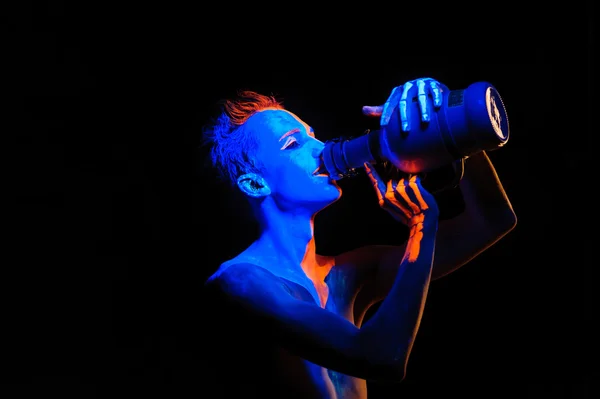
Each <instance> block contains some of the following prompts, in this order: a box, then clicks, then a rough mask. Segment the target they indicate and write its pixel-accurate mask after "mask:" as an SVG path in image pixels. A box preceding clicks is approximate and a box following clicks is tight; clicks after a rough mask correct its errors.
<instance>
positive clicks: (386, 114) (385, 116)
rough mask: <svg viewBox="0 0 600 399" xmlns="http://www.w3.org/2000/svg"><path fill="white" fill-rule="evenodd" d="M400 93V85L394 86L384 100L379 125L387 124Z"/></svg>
mask: <svg viewBox="0 0 600 399" xmlns="http://www.w3.org/2000/svg"><path fill="white" fill-rule="evenodd" d="M401 93H402V86H396V87H394V88H393V89H392V92H391V93H390V96H389V97H388V99H387V100H386V102H385V104H383V109H382V111H381V120H380V121H379V124H380V125H381V126H387V124H388V123H389V121H390V118H391V117H392V112H393V111H394V108H395V107H396V103H397V102H398V100H399V99H400V94H401Z"/></svg>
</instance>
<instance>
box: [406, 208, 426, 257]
mask: <svg viewBox="0 0 600 399" xmlns="http://www.w3.org/2000/svg"><path fill="white" fill-rule="evenodd" d="M413 220H414V224H413V225H412V226H410V234H409V237H408V242H407V243H406V254H405V255H404V256H405V258H406V259H407V260H408V261H409V262H411V263H412V262H414V261H416V260H417V258H418V257H419V252H421V240H422V239H423V221H424V220H425V215H424V214H422V213H421V214H419V215H416V216H414V218H413Z"/></svg>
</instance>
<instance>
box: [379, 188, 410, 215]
mask: <svg viewBox="0 0 600 399" xmlns="http://www.w3.org/2000/svg"><path fill="white" fill-rule="evenodd" d="M403 180H404V179H402V180H400V182H399V183H398V186H404V182H403ZM385 199H386V200H388V201H389V202H391V203H393V204H395V205H396V206H397V207H398V209H399V210H400V211H401V212H402V213H403V215H404V217H405V218H406V219H407V220H410V218H411V217H412V212H411V211H410V210H409V209H408V208H406V207H405V206H404V205H403V204H402V203H401V202H400V201H398V199H397V198H396V194H395V190H394V186H393V184H392V181H391V180H388V183H387V190H386V191H385Z"/></svg>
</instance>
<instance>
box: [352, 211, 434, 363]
mask: <svg viewBox="0 0 600 399" xmlns="http://www.w3.org/2000/svg"><path fill="white" fill-rule="evenodd" d="M421 232H422V234H423V235H422V237H421V238H420V242H419V244H418V256H416V258H412V259H411V256H414V253H413V254H412V255H411V253H410V252H411V248H413V250H412V251H414V242H412V243H411V240H415V239H416V238H415V237H411V238H409V242H407V246H406V252H405V255H404V257H403V259H402V261H401V263H400V266H399V267H398V272H397V274H396V276H395V280H394V283H393V285H392V287H391V289H390V291H389V292H388V294H387V296H386V297H385V299H384V300H383V301H382V302H381V304H380V306H379V308H378V310H377V312H376V313H375V314H374V315H373V316H372V317H371V318H370V319H369V320H368V321H367V322H366V323H365V324H364V325H363V326H362V328H361V330H360V335H361V340H362V341H363V342H364V343H365V345H366V347H368V348H369V350H370V351H371V356H373V358H376V363H377V364H389V365H393V366H395V367H396V370H397V371H398V372H399V373H404V368H405V366H406V362H407V360H408V357H409V354H410V351H411V349H412V345H413V342H414V339H415V336H416V334H417V331H418V328H419V324H420V321H421V315H422V312H423V307H424V305H425V300H426V297H427V291H428V288H429V282H430V280H431V272H432V264H433V254H434V250H435V240H436V238H435V237H436V232H437V220H435V221H426V222H425V223H424V224H423V230H422V231H421Z"/></svg>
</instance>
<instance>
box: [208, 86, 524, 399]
mask: <svg viewBox="0 0 600 399" xmlns="http://www.w3.org/2000/svg"><path fill="white" fill-rule="evenodd" d="M426 82H427V84H426V85H423V80H421V81H419V82H418V83H420V84H419V90H431V91H432V93H429V94H431V95H433V96H434V103H435V104H438V103H439V99H436V96H437V95H439V92H438V93H436V92H435V89H436V86H435V83H436V82H435V81H432V80H427V81H426ZM424 111H425V112H423V114H426V112H427V109H424ZM364 112H365V113H366V114H370V115H373V114H375V115H379V114H380V107H375V108H374V107H365V108H364ZM429 112H431V110H429ZM424 118H426V116H425V117H424ZM205 138H206V139H207V140H209V141H210V143H211V145H212V152H211V159H212V161H213V163H214V165H215V166H216V167H217V168H218V169H219V170H220V171H221V173H222V176H223V177H225V178H226V179H228V180H229V181H230V182H231V183H232V186H233V187H234V188H235V189H238V190H240V192H241V193H242V194H243V195H244V196H245V198H246V199H247V200H248V201H249V203H250V206H251V209H252V211H253V213H254V216H255V217H256V220H257V222H258V226H259V229H260V230H259V235H258V237H257V239H256V240H255V241H254V242H252V244H250V245H249V246H248V247H247V248H246V249H245V250H244V251H242V252H241V253H240V254H239V255H237V256H236V257H234V258H233V259H229V260H226V261H225V262H223V264H222V265H221V266H220V267H219V268H218V270H217V271H216V272H215V273H214V274H213V275H212V276H211V277H210V278H209V279H208V280H207V282H206V285H205V292H206V295H207V296H206V297H205V300H206V301H209V302H210V303H209V304H208V306H209V307H211V306H212V304H214V305H215V306H214V309H218V311H217V310H215V311H214V312H212V313H210V315H207V318H208V320H209V324H208V326H209V327H208V328H209V329H210V330H211V331H212V332H213V333H214V335H213V336H214V337H218V338H219V339H218V341H217V342H214V345H215V346H214V347H212V348H211V352H212V354H213V355H215V354H216V356H213V357H212V359H213V361H214V363H213V366H214V369H213V371H214V372H215V374H214V376H219V377H222V378H221V379H220V381H221V385H220V388H217V389H222V392H229V393H232V394H234V395H238V396H237V397H240V398H241V397H245V398H254V397H256V398H259V397H260V398H267V397H269V398H270V397H279V398H338V399H342V398H343V399H359V398H360V399H364V398H366V397H367V381H368V380H373V381H386V382H399V381H402V379H403V378H404V375H405V372H406V365H407V362H408V358H409V355H410V352H411V348H412V346H413V343H414V340H415V337H416V335H417V331H418V328H419V322H420V319H421V315H422V312H423V308H424V304H425V300H426V296H427V290H428V288H429V283H430V281H431V280H432V279H435V278H438V277H441V276H443V275H446V274H447V273H450V272H451V271H453V270H456V269H457V268H459V267H461V266H462V265H464V264H465V263H467V262H469V261H470V260H471V259H473V258H474V257H475V256H477V255H478V254H480V253H481V252H482V251H484V250H485V249H487V248H489V247H490V246H491V245H492V244H494V243H495V242H496V241H498V240H499V239H500V238H501V237H502V236H504V235H505V234H507V233H508V232H509V231H510V230H512V229H513V228H514V226H515V224H516V217H515V215H514V212H513V210H512V207H511V205H510V202H509V200H508V198H507V196H506V194H505V192H504V190H503V188H502V185H501V183H500V181H499V179H498V176H497V175H496V172H495V170H494V167H493V166H492V164H491V162H490V160H489V158H488V157H487V155H486V154H485V153H484V152H481V153H480V154H477V155H475V156H472V157H470V158H469V159H468V160H467V161H466V163H465V171H464V176H463V178H462V180H461V181H460V189H461V192H462V195H463V198H464V202H465V208H464V211H463V212H461V213H460V214H459V215H457V216H456V217H454V218H452V219H449V220H443V221H440V220H439V209H438V206H437V203H436V200H435V198H434V197H433V195H432V194H430V193H429V192H428V191H427V190H425V189H424V188H423V186H422V184H421V180H420V177H419V176H417V175H413V176H406V177H405V178H402V179H399V180H389V181H384V180H383V179H382V178H381V177H380V176H379V175H378V173H377V171H376V170H375V168H374V167H372V166H370V165H365V170H366V172H367V176H368V177H369V179H370V180H371V182H372V183H373V187H374V189H375V192H376V194H377V197H378V199H379V203H380V205H381V206H382V207H383V208H385V209H386V210H387V211H388V212H389V213H390V216H391V217H393V218H394V219H396V220H397V221H398V223H399V229H402V228H405V229H408V231H409V234H408V240H407V241H406V243H405V244H404V245H401V246H390V245H369V246H363V247H359V248H356V249H353V250H351V251H348V252H345V253H342V254H340V255H337V256H321V255H319V254H318V253H317V251H316V243H315V237H314V220H315V216H316V215H317V214H318V212H320V211H321V210H323V209H325V208H326V207H328V206H329V205H331V204H333V203H334V202H335V201H337V200H338V199H339V198H340V196H341V189H340V188H339V186H338V185H337V184H336V183H335V181H334V180H332V179H331V178H330V177H329V176H328V175H327V174H319V172H320V171H322V168H320V167H321V152H322V150H323V147H324V144H323V142H321V141H319V140H318V139H316V138H315V134H314V132H313V130H312V129H311V127H310V126H309V125H308V124H307V123H306V122H305V121H303V120H302V119H300V118H299V117H298V116H296V115H295V114H293V113H291V112H290V111H288V110H286V109H284V107H283V105H282V104H281V103H280V102H278V101H277V100H276V99H275V98H273V97H271V96H264V95H261V94H258V93H255V92H248V91H246V92H242V93H240V97H239V98H237V99H234V100H230V101H227V102H225V106H224V111H223V114H222V115H221V116H220V117H219V118H218V119H217V120H216V122H215V123H214V124H213V125H211V127H210V128H209V129H208V130H207V131H206V132H205ZM374 304H379V306H378V308H377V311H376V312H374V314H373V315H372V316H371V317H369V318H368V319H366V320H365V315H366V313H367V311H368V310H369V308H370V307H371V306H373V305H374ZM208 345H211V343H210V342H209V343H208ZM223 377H224V379H223ZM217 380H219V379H216V380H215V381H217Z"/></svg>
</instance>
